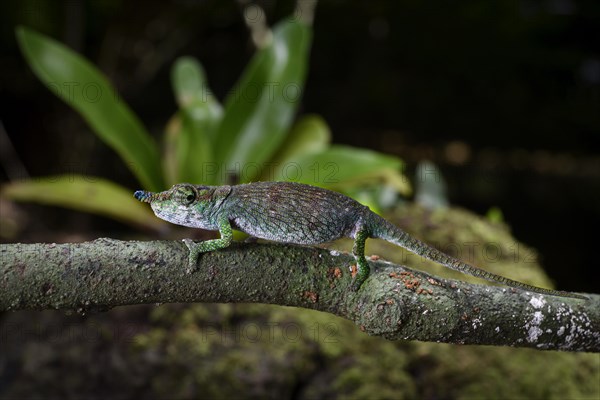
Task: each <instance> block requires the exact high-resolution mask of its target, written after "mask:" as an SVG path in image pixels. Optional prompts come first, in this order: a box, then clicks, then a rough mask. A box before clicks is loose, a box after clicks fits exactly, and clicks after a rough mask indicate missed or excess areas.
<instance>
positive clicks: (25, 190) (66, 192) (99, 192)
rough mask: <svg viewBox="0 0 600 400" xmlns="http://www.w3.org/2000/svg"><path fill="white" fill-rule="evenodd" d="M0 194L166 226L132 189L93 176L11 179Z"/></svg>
mask: <svg viewBox="0 0 600 400" xmlns="http://www.w3.org/2000/svg"><path fill="white" fill-rule="evenodd" d="M0 193H1V194H2V196H4V197H7V198H10V199H13V200H17V201H25V202H32V203H40V204H49V205H54V206H61V207H66V208H72V209H75V210H79V211H85V212H90V213H94V214H99V215H103V216H106V217H110V218H114V219H116V220H120V221H123V222H127V223H130V224H133V225H137V226H142V227H145V228H148V229H152V230H155V231H160V230H164V229H166V225H167V224H166V223H164V222H163V221H161V220H159V219H158V218H156V217H155V216H154V214H153V213H152V211H151V210H150V207H148V205H147V204H144V203H140V202H139V201H137V200H136V199H134V198H133V192H132V191H130V190H127V189H125V188H124V187H122V186H119V185H117V184H115V183H113V182H110V181H107V180H104V179H100V178H96V177H93V176H82V175H59V176H48V177H44V178H36V179H33V180H27V181H21V182H14V183H10V184H8V185H4V186H3V187H2V191H1V192H0Z"/></svg>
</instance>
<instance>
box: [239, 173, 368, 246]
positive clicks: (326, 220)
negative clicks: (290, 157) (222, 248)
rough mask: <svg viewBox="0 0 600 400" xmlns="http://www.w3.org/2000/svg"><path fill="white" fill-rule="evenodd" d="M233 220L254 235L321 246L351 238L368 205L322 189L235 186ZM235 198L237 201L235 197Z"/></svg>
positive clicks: (290, 184) (276, 240) (290, 185)
mask: <svg viewBox="0 0 600 400" xmlns="http://www.w3.org/2000/svg"><path fill="white" fill-rule="evenodd" d="M234 189H235V190H236V191H235V192H234V193H232V195H233V196H230V198H229V199H230V200H233V203H235V204H236V206H234V207H233V208H232V209H230V210H231V211H232V214H231V218H230V221H231V223H232V225H233V226H234V228H236V229H239V230H241V231H243V232H246V233H248V234H250V235H252V236H255V237H258V238H261V239H267V240H272V241H275V242H282V243H295V244H318V243H324V242H329V241H332V240H336V239H339V238H341V237H344V236H350V234H351V232H352V231H353V229H354V227H355V225H356V220H357V217H358V216H357V212H358V211H361V210H363V209H364V206H362V205H360V204H358V203H357V202H355V201H354V200H352V199H350V198H348V197H345V196H341V195H339V194H338V193H335V192H330V191H326V190H323V189H320V188H316V187H312V186H306V185H299V184H292V183H279V184H277V185H273V184H271V185H268V184H263V185H261V184H260V183H255V184H252V185H240V186H235V187H234ZM232 197H233V198H232Z"/></svg>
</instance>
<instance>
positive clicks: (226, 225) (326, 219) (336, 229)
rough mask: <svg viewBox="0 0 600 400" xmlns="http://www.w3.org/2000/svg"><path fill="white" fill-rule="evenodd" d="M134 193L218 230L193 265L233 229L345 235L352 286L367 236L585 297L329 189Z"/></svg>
mask: <svg viewBox="0 0 600 400" xmlns="http://www.w3.org/2000/svg"><path fill="white" fill-rule="evenodd" d="M134 196H135V198H136V199H138V200H140V201H143V202H146V203H150V206H151V207H152V210H154V213H155V214H156V215H157V216H158V217H159V218H162V219H164V220H166V221H169V222H171V223H174V224H177V225H183V226H189V227H192V228H202V229H209V230H218V231H219V232H220V234H221V238H220V239H213V240H207V241H204V242H200V243H195V242H193V241H192V240H190V239H185V240H184V242H185V244H186V245H187V246H188V248H189V249H190V254H189V265H188V270H189V271H192V270H193V268H194V267H195V266H196V263H197V260H198V256H199V254H200V253H204V252H207V251H213V250H218V249H222V248H224V247H227V246H229V244H230V243H231V240H232V237H233V232H232V228H233V229H237V230H240V231H242V232H246V233H247V234H249V235H252V236H255V237H257V238H261V239H267V240H271V241H274V242H281V243H294V244H303V245H310V244H318V243H324V242H330V241H332V240H336V239H339V238H341V237H351V238H354V248H353V250H352V253H353V254H354V257H355V258H356V264H357V266H358V272H357V274H356V276H355V278H354V281H353V288H354V289H355V290H357V289H359V288H360V286H361V285H362V284H363V282H364V281H365V280H366V279H367V278H368V276H369V272H370V270H369V265H368V263H367V260H366V258H365V241H366V240H367V238H380V239H384V240H386V241H388V242H391V243H394V244H396V245H398V246H401V247H404V248H405V249H407V250H409V251H411V252H413V253H415V254H418V255H420V256H423V257H425V258H427V259H429V260H431V261H434V262H437V263H439V264H442V265H444V266H446V267H448V268H451V269H454V270H456V271H460V272H463V273H466V274H469V275H473V276H476V277H478V278H483V279H487V280H489V281H493V282H498V283H502V284H505V285H507V286H511V287H515V288H520V289H524V290H529V291H531V292H536V293H543V294H550V295H556V296H566V297H574V298H583V299H585V297H583V296H579V295H576V294H572V293H567V292H561V291H556V290H550V289H542V288H538V287H535V286H531V285H527V284H525V283H521V282H517V281H513V280H511V279H508V278H505V277H503V276H499V275H495V274H492V273H490V272H487V271H484V270H482V269H479V268H476V267H473V266H471V265H468V264H465V263H463V262H462V261H459V260H457V259H455V258H453V257H450V256H448V255H446V254H444V253H442V252H441V251H439V250H437V249H435V248H433V247H431V246H429V245H427V244H425V243H423V242H421V241H419V240H417V239H414V238H413V237H411V236H409V235H408V234H407V233H406V232H404V231H403V230H402V229H400V228H398V227H397V226H395V225H393V224H391V223H389V222H388V221H386V220H385V219H383V218H381V217H380V216H379V215H377V214H375V213H373V212H372V211H371V210H369V208H368V207H366V206H363V205H362V204H360V203H358V202H356V201H355V200H353V199H351V198H349V197H347V196H344V195H343V194H340V193H337V192H333V191H330V190H326V189H322V188H318V187H314V186H309V185H303V184H299V183H291V182H256V183H250V184H245V185H236V186H201V185H191V184H187V183H182V184H178V185H175V186H173V187H172V188H171V189H169V190H166V191H164V192H160V193H150V192H145V191H141V190H139V191H137V192H135V194H134Z"/></svg>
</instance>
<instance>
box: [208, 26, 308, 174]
mask: <svg viewBox="0 0 600 400" xmlns="http://www.w3.org/2000/svg"><path fill="white" fill-rule="evenodd" d="M311 40H312V29H311V27H310V26H308V25H306V24H304V23H302V22H300V21H298V20H296V19H287V20H285V21H283V22H280V23H279V24H277V25H276V26H275V27H274V29H273V38H272V41H271V43H269V44H268V45H267V46H266V47H264V48H262V49H260V50H258V51H257V53H256V54H255V55H254V57H253V58H252V60H251V62H250V64H249V65H248V67H247V68H246V70H245V72H244V74H243V75H242V77H241V79H240V81H239V82H238V83H237V85H236V86H235V87H234V88H233V90H232V91H231V93H230V94H229V96H228V97H227V99H226V101H225V115H224V116H223V120H222V121H221V125H220V126H219V129H218V131H217V137H216V148H215V149H216V152H217V158H216V161H217V162H219V163H224V164H225V166H226V168H227V169H235V168H238V169H239V168H242V169H244V168H245V167H246V166H247V165H253V166H255V167H256V168H254V169H255V170H257V171H260V169H261V167H262V166H263V163H264V162H266V161H267V160H269V159H270V158H271V157H272V156H273V154H274V153H275V151H276V150H277V149H278V148H279V146H280V145H281V143H282V142H283V140H284V139H285V135H286V134H287V132H288V129H289V128H290V125H291V122H292V119H293V117H294V113H295V111H296V109H297V108H298V104H299V102H300V97H301V94H302V91H303V90H304V81H305V75H306V67H307V60H308V53H309V49H310V45H311ZM253 179H255V176H252V175H248V176H243V181H251V180H253Z"/></svg>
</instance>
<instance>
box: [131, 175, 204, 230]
mask: <svg viewBox="0 0 600 400" xmlns="http://www.w3.org/2000/svg"><path fill="white" fill-rule="evenodd" d="M213 192H214V188H212V187H209V186H197V185H191V184H189V183H179V184H177V185H174V186H173V187H172V188H171V189H169V190H165V191H164V192H159V193H152V192H146V191H144V190H138V191H136V192H135V193H134V194H133V196H134V197H135V198H136V199H138V200H139V201H143V202H144V203H149V204H150V206H151V207H152V210H153V211H154V214H156V216H157V217H159V218H161V219H164V220H165V221H168V222H171V223H173V224H177V225H183V226H189V227H192V228H206V229H210V228H211V226H209V225H212V224H210V221H209V220H210V215H209V214H210V212H211V209H212V205H213V203H214V202H213V201H211V200H212V197H213V196H212V194H213Z"/></svg>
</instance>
